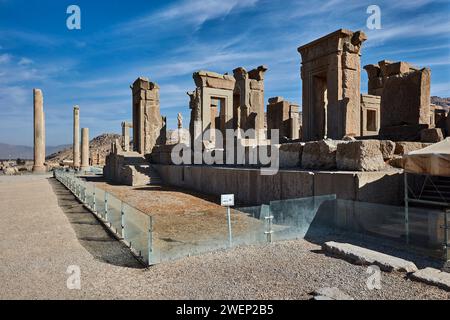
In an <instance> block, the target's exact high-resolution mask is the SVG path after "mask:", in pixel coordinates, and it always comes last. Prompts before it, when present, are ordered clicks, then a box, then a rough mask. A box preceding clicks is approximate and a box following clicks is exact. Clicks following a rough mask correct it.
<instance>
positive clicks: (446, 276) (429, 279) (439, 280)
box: [411, 267, 450, 291]
mask: <svg viewBox="0 0 450 320" xmlns="http://www.w3.org/2000/svg"><path fill="white" fill-rule="evenodd" d="M411 279H412V280H414V281H419V282H423V283H426V284H429V285H432V286H436V287H439V288H441V289H444V290H447V291H450V273H447V272H443V271H441V270H438V269H434V268H430V267H428V268H425V269H421V270H419V271H416V272H414V273H413V274H412V275H411Z"/></svg>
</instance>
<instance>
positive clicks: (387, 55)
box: [0, 0, 450, 145]
mask: <svg viewBox="0 0 450 320" xmlns="http://www.w3.org/2000/svg"><path fill="white" fill-rule="evenodd" d="M449 3H450V1H449V0H443V1H429V0H409V1H402V0H397V1H364V0H363V1H350V0H329V1H300V0H297V1H293V0H283V1H274V0H178V1H149V0H147V1H144V0H130V1H92V0H91V1H80V0H78V1H76V0H71V1H65V0H58V1H55V0H40V1H32V0H26V1H25V0H0V142H3V143H10V144H22V145H32V139H33V129H32V88H34V87H38V88H42V89H43V92H44V102H45V111H46V129H47V144H48V145H57V144H65V143H70V141H71V125H72V118H71V116H72V107H73V105H75V104H78V105H80V108H81V125H82V126H83V127H89V128H90V130H91V136H92V137H93V136H96V135H98V134H101V133H103V132H117V133H119V132H120V123H121V122H122V121H123V120H131V91H130V89H129V86H130V84H131V83H132V82H133V80H134V79H136V78H137V77H138V76H147V77H149V78H150V79H151V80H152V81H154V82H157V83H158V84H159V85H160V87H161V112H162V114H163V115H166V116H167V117H168V122H169V123H168V124H169V127H175V125H176V116H177V113H178V112H182V113H183V115H184V119H185V125H187V124H188V122H189V108H188V101H189V99H188V96H187V95H186V92H187V91H191V90H193V89H194V82H193V80H192V73H193V72H194V71H197V70H201V69H206V70H211V71H216V72H220V73H224V72H229V73H231V72H232V70H233V69H234V68H236V67H238V66H243V67H245V68H247V70H249V69H251V68H253V67H256V66H258V65H261V64H266V65H267V66H268V67H269V71H268V72H267V74H266V82H265V87H266V96H265V99H266V101H267V99H268V98H269V97H272V96H284V97H285V98H286V99H288V100H291V101H293V102H297V103H300V104H301V80H300V73H299V69H300V63H301V60H300V55H299V54H298V52H297V47H298V46H300V45H302V44H305V43H308V42H309V41H311V40H313V39H315V38H318V37H320V36H323V35H325V34H327V33H330V32H332V31H335V30H337V29H340V28H345V29H350V30H364V31H365V32H366V33H367V35H368V38H369V39H368V41H366V43H365V44H364V46H363V50H362V65H365V64H369V63H376V62H377V61H380V60H383V59H388V60H395V61H398V60H403V61H408V62H412V63H414V64H416V65H418V66H427V67H430V68H431V70H432V86H431V91H432V94H433V95H440V96H443V97H450V36H449V34H450V4H449ZM71 4H76V5H78V6H79V7H80V8H81V27H82V29H81V30H72V31H71V30H68V29H67V27H66V19H67V17H68V15H67V14H66V9H67V7H68V6H69V5H71ZM371 4H376V5H379V6H380V8H381V14H382V21H381V22H382V29H381V30H368V29H367V27H366V20H367V18H368V16H369V15H368V14H367V13H366V9H367V7H368V6H369V5H371ZM361 85H362V92H367V77H366V74H365V72H364V71H363V72H362V83H361Z"/></svg>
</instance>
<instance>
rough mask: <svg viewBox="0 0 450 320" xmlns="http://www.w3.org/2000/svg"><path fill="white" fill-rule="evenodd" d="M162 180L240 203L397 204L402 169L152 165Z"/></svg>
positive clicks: (401, 188) (172, 184)
mask: <svg viewBox="0 0 450 320" xmlns="http://www.w3.org/2000/svg"><path fill="white" fill-rule="evenodd" d="M153 167H154V168H155V169H156V170H157V171H158V173H159V175H160V176H161V179H162V181H163V182H164V183H165V184H167V185H171V186H177V187H182V188H186V189H190V190H194V191H197V192H200V193H204V194H212V195H217V196H219V195H221V194H228V193H233V194H235V197H236V200H237V201H238V202H239V204H243V205H258V204H263V203H268V202H270V201H275V200H283V199H293V198H303V197H312V196H321V195H329V194H336V196H337V198H338V199H344V200H354V201H363V202H372V203H382V204H392V205H400V204H401V201H402V199H403V176H402V171H401V170H395V169H394V170H389V171H382V172H357V171H302V170H280V171H279V172H278V173H277V174H276V175H272V176H264V175H261V172H260V170H259V169H249V168H230V167H216V166H189V165H184V166H175V165H155V164H154V165H153Z"/></svg>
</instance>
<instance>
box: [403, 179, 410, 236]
mask: <svg viewBox="0 0 450 320" xmlns="http://www.w3.org/2000/svg"><path fill="white" fill-rule="evenodd" d="M404 185H405V233H406V244H409V203H408V174H407V173H406V171H405V172H404Z"/></svg>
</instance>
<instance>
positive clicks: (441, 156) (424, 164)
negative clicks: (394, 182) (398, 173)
mask: <svg viewBox="0 0 450 320" xmlns="http://www.w3.org/2000/svg"><path fill="white" fill-rule="evenodd" d="M404 168H405V171H406V172H408V173H417V174H428V175H432V176H444V177H450V138H446V139H445V140H443V141H441V142H438V143H435V144H433V145H431V146H429V147H426V148H423V149H420V150H416V151H413V152H410V153H408V154H407V155H405V156H404Z"/></svg>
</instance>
